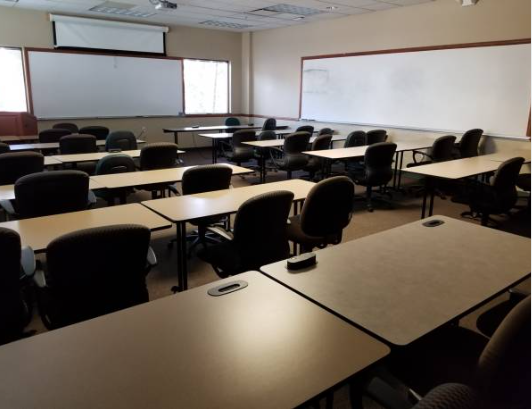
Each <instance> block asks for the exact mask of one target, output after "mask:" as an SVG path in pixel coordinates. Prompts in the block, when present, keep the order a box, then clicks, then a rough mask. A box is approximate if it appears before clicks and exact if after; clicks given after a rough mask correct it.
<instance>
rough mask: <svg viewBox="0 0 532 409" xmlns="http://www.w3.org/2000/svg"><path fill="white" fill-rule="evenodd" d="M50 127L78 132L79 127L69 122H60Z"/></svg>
mask: <svg viewBox="0 0 532 409" xmlns="http://www.w3.org/2000/svg"><path fill="white" fill-rule="evenodd" d="M52 129H67V130H69V131H70V132H71V133H79V128H78V126H77V125H76V124H73V123H71V122H61V123H59V124H55V125H53V126H52Z"/></svg>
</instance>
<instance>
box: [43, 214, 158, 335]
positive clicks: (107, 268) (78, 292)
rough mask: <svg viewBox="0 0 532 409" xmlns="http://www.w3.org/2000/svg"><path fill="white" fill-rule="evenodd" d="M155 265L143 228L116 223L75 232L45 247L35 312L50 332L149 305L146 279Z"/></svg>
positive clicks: (148, 231)
mask: <svg viewBox="0 0 532 409" xmlns="http://www.w3.org/2000/svg"><path fill="white" fill-rule="evenodd" d="M155 264H156V259H155V254H154V253H153V251H152V250H151V248H150V230H149V229H148V228H147V227H144V226H140V225H134V224H122V225H114V226H106V227H96V228H92V229H85V230H79V231H76V232H73V233H69V234H65V235H63V236H61V237H58V238H57V239H55V240H54V241H52V242H51V243H50V244H48V246H47V248H46V273H44V272H43V271H37V272H36V274H35V278H34V281H35V283H36V284H37V287H38V291H37V295H38V297H37V300H38V306H39V313H40V315H41V318H42V321H43V323H44V325H45V326H46V328H48V329H54V328H59V327H63V326H66V325H70V324H74V323H77V322H81V321H85V320H88V319H91V318H95V317H99V316H101V315H105V314H109V313H112V312H115V311H119V310H122V309H124V308H129V307H132V306H135V305H138V304H141V303H144V302H147V301H149V294H148V288H147V286H146V274H148V272H149V270H150V268H151V267H152V266H153V265H155Z"/></svg>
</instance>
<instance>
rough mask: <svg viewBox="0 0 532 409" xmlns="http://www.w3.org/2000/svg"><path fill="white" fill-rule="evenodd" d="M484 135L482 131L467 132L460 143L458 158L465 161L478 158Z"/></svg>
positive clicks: (471, 130)
mask: <svg viewBox="0 0 532 409" xmlns="http://www.w3.org/2000/svg"><path fill="white" fill-rule="evenodd" d="M483 133H484V131H483V130H482V129H470V130H469V131H467V132H465V133H464V135H463V136H462V138H461V139H460V142H459V143H458V155H459V156H458V157H460V158H462V159H463V158H472V157H474V156H478V146H479V144H480V139H481V138H482V134H483Z"/></svg>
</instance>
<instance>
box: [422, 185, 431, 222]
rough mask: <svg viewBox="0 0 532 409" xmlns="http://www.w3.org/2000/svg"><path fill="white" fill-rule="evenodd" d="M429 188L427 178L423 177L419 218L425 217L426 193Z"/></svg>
mask: <svg viewBox="0 0 532 409" xmlns="http://www.w3.org/2000/svg"><path fill="white" fill-rule="evenodd" d="M428 189H429V178H428V177H426V178H425V188H424V189H423V204H422V205H421V218H422V219H424V218H425V211H426V209H427V195H428Z"/></svg>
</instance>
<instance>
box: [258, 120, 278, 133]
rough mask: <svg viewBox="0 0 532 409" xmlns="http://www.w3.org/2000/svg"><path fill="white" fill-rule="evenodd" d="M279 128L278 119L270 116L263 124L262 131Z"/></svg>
mask: <svg viewBox="0 0 532 409" xmlns="http://www.w3.org/2000/svg"><path fill="white" fill-rule="evenodd" d="M276 129H277V120H276V119H275V118H268V119H266V121H264V123H263V124H262V129H261V130H262V131H275V130H276Z"/></svg>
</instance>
